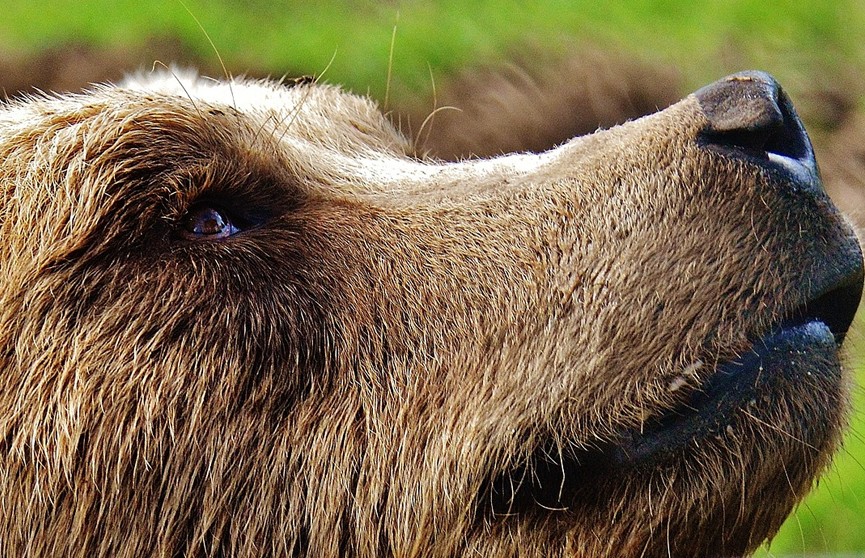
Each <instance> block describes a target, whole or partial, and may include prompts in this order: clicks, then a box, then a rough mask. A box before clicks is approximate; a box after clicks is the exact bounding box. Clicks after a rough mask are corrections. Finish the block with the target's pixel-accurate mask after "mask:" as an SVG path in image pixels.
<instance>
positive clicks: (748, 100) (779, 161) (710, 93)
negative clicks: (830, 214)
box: [694, 71, 822, 191]
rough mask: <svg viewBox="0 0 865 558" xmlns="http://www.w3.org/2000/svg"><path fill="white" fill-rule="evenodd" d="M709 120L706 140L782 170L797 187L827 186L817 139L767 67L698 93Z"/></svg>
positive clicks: (712, 146)
mask: <svg viewBox="0 0 865 558" xmlns="http://www.w3.org/2000/svg"><path fill="white" fill-rule="evenodd" d="M694 96H695V97H696V98H697V101H698V102H699V104H700V108H701V109H702V110H703V114H704V116H705V117H706V119H707V121H708V124H707V126H706V128H705V130H704V131H703V133H702V135H701V138H700V140H701V142H702V143H703V144H704V145H705V146H706V147H708V148H710V149H714V150H717V151H720V152H721V153H723V154H725V155H727V156H730V157H736V158H744V159H746V160H748V161H751V162H753V163H756V164H757V165H760V166H762V167H764V168H765V169H766V170H768V171H769V172H770V173H773V174H776V175H780V177H781V178H782V179H785V180H786V181H787V182H788V183H790V184H791V185H794V186H795V187H797V188H802V189H810V190H815V191H819V190H822V182H821V180H820V176H819V173H818V172H817V162H816V159H815V158H814V149H813V147H812V146H811V140H810V139H809V138H808V134H807V132H806V131H805V127H804V125H803V124H802V121H801V119H800V118H799V115H798V114H796V110H795V109H794V108H793V104H792V103H791V102H790V99H789V97H788V96H787V94H786V93H785V92H784V90H783V89H782V88H781V86H780V85H779V84H778V82H777V81H775V79H774V78H773V77H772V76H770V75H769V74H767V73H765V72H753V71H751V72H741V73H738V74H733V75H731V76H728V77H726V78H723V79H721V80H718V81H716V82H715V83H712V84H710V85H707V86H705V87H703V88H702V89H700V90H698V91H697V92H695V93H694Z"/></svg>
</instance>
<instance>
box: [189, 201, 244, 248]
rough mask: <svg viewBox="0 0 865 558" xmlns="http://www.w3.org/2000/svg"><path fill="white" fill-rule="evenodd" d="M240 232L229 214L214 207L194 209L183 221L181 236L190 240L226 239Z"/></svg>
mask: <svg viewBox="0 0 865 558" xmlns="http://www.w3.org/2000/svg"><path fill="white" fill-rule="evenodd" d="M239 232H240V228H238V227H237V226H236V225H235V224H234V223H233V222H232V220H231V218H230V217H229V216H228V214H227V213H226V212H225V211H223V210H222V209H219V208H217V207H214V206H210V205H202V206H198V207H193V208H192V209H191V210H189V212H188V213H187V214H186V216H185V217H184V218H183V221H182V228H181V235H182V236H184V237H185V238H189V239H194V240H197V239H212V238H226V237H229V236H231V235H233V234H237V233H239Z"/></svg>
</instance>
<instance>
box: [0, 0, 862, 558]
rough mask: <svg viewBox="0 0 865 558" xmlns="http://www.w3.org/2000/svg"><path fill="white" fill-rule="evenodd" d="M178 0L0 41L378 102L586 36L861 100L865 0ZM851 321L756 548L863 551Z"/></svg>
mask: <svg viewBox="0 0 865 558" xmlns="http://www.w3.org/2000/svg"><path fill="white" fill-rule="evenodd" d="M184 2H185V3H182V2H180V1H179V0H170V1H169V0H167V1H138V0H115V1H113V2H107V1H106V2H100V1H93V0H75V1H72V0H50V1H45V0H35V1H28V2H24V1H20V0H12V1H10V2H7V3H6V4H5V5H4V7H3V9H2V16H0V55H3V56H7V57H10V56H11V57H15V56H25V55H28V53H32V52H36V51H40V50H42V49H45V48H49V47H58V46H60V47H61V48H65V47H64V46H63V45H69V44H70V43H80V44H89V45H95V46H99V47H106V48H117V47H118V46H123V45H133V46H134V45H138V44H143V43H145V42H147V41H148V40H151V39H152V38H153V37H161V38H166V37H167V38H170V39H172V40H177V41H179V43H180V44H181V45H182V49H181V50H180V52H181V53H183V54H181V55H180V56H181V57H182V56H185V55H189V56H190V57H193V58H195V59H196V60H208V61H210V66H211V67H217V65H216V59H217V56H216V52H218V53H219V55H220V56H221V57H222V58H223V59H224V60H225V62H226V65H227V66H228V69H229V70H230V71H231V72H232V73H242V72H244V71H247V70H251V71H254V72H255V73H270V74H272V75H275V76H280V75H283V74H288V75H298V74H320V73H321V72H322V71H324V70H325V69H327V71H326V74H325V76H324V78H325V80H327V81H330V82H336V83H342V84H345V85H346V86H347V87H349V88H351V89H353V90H354V91H356V92H359V93H369V94H371V95H372V96H374V97H376V98H378V99H379V100H383V99H384V97H385V96H386V95H395V96H400V95H402V96H407V95H411V94H413V93H414V94H416V95H421V96H429V95H430V92H431V90H432V83H433V81H434V80H436V79H441V78H442V77H443V76H446V75H449V74H451V73H453V72H455V71H457V70H459V69H461V68H466V67H469V66H471V65H474V64H478V63H484V62H491V61H495V60H497V59H502V58H506V57H508V56H512V55H514V54H515V53H519V51H520V49H522V48H524V47H532V48H538V47H540V48H543V49H545V50H548V51H550V52H556V51H561V50H564V49H566V48H569V47H570V46H572V45H574V44H575V43H576V44H582V43H586V44H591V45H595V46H599V47H601V48H604V49H608V50H610V51H615V52H620V53H626V54H627V55H629V56H630V55H633V56H634V57H636V58H640V59H642V60H646V61H650V62H657V63H658V64H665V65H669V66H673V67H675V68H678V69H679V71H680V73H681V76H682V79H683V82H684V84H685V86H686V88H688V89H691V88H696V87H698V86H700V85H702V84H704V83H708V82H710V81H713V80H714V79H716V78H718V77H721V76H723V75H725V74H727V73H731V72H733V71H737V70H740V69H746V68H757V69H764V70H767V71H769V72H771V73H773V74H774V75H775V76H776V77H778V78H779V80H780V81H781V83H783V84H784V85H785V86H786V87H787V89H788V91H790V92H791V96H792V97H793V100H794V102H796V101H797V98H796V97H797V95H802V94H803V92H805V91H807V90H809V89H811V88H813V87H815V86H817V87H823V86H828V87H836V88H842V89H843V90H844V92H845V94H848V95H849V98H850V99H852V102H853V103H854V105H856V106H858V107H860V108H861V104H862V99H863V98H865V96H863V91H865V83H863V82H865V78H860V76H863V75H865V74H863V69H865V1H858V0H856V1H854V0H840V1H831V2H812V1H807V2H805V1H803V2H797V1H786V2H765V1H764V0H739V1H732V0H731V1H722V0H708V1H703V2H692V1H689V0H676V1H671V0H667V1H652V2H650V1H645V0H634V1H630V2H597V1H589V0H577V1H574V0H547V1H542V2H535V3H516V2H513V3H512V2H506V1H504V0H498V1H496V0H493V1H485V2H482V1H471V0H442V1H438V2H421V1H406V2H377V3H371V2H362V1H347V0H346V1H342V2H336V1H333V0H320V1H317V2H309V1H304V0H294V1H289V2H277V1H273V0H246V1H243V2H240V1H237V0H214V1H211V2H207V3H205V2H199V1H193V0H184ZM205 31H206V34H205ZM208 35H209V38H208ZM211 41H212V42H211ZM392 41H393V47H392ZM391 52H392V55H391ZM171 61H172V60H163V62H171ZM175 61H176V62H180V63H183V62H188V61H186V60H183V59H178V60H175ZM151 62H152V61H151ZM389 66H392V68H391V70H390V76H391V77H390V79H388V76H389ZM816 133H818V134H819V133H820V131H819V130H817V131H816ZM818 155H819V153H818ZM861 321H862V320H861V319H860V320H859V327H858V329H857V330H856V331H854V332H853V333H851V335H850V338H851V340H850V343H849V344H850V345H851V346H852V350H851V356H850V360H851V364H852V366H853V367H854V368H855V369H856V375H857V378H858V379H857V381H858V382H859V383H858V384H857V387H856V388H855V389H854V398H855V405H856V409H857V410H856V412H855V414H854V416H853V420H852V428H851V430H850V432H849V433H848V435H847V439H846V444H845V447H844V449H842V451H841V452H840V454H839V455H838V457H837V459H836V461H835V463H834V465H833V467H832V468H831V469H830V470H829V471H828V472H827V474H826V476H825V477H824V478H823V479H822V480H821V481H820V484H819V487H818V488H817V489H816V490H815V492H814V493H813V494H811V496H809V497H808V499H806V500H805V502H804V503H803V504H802V505H801V506H800V507H799V508H798V510H797V511H796V513H795V514H794V515H793V516H791V518H790V519H789V521H788V522H787V523H786V525H785V526H784V528H783V529H782V530H781V532H780V533H779V535H778V536H777V538H776V539H775V540H774V541H773V542H772V544H771V547H770V549H769V550H764V551H761V554H765V555H770V556H799V555H803V554H804V555H816V554H830V555H842V554H844V553H846V554H847V555H851V554H854V555H862V556H865V391H863V389H862V387H858V386H861V385H862V383H863V382H865V342H863V334H862V333H860V332H862V331H863V327H862V324H861ZM859 553H863V554H859Z"/></svg>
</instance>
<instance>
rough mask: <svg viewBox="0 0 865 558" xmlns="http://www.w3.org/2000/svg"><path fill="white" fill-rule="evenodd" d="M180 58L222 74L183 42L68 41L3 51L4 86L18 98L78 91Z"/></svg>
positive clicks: (0, 78) (0, 74) (0, 79)
mask: <svg viewBox="0 0 865 558" xmlns="http://www.w3.org/2000/svg"><path fill="white" fill-rule="evenodd" d="M172 62H178V63H181V64H183V65H186V66H193V67H196V68H199V69H201V70H202V71H203V72H205V73H208V74H214V72H218V73H215V75H219V73H221V70H219V67H218V65H217V66H216V67H215V68H214V64H212V63H209V62H207V61H206V60H202V59H200V58H199V57H198V56H196V55H195V54H194V52H193V51H192V49H191V48H188V47H187V46H186V45H185V44H184V43H183V42H182V41H180V40H178V39H174V38H167V37H160V38H154V39H151V40H148V41H147V42H146V43H144V44H141V45H137V46H126V45H124V46H116V47H111V48H105V47H95V46H92V45H88V44H86V43H69V44H60V45H55V46H52V47H49V48H47V49H45V50H43V51H41V52H37V53H33V54H14V53H4V52H0V91H2V93H3V96H4V97H8V98H13V97H16V96H19V95H20V94H22V93H32V92H34V91H46V92H49V91H51V92H68V91H79V90H81V89H82V88H85V87H87V86H88V85H90V84H93V83H101V82H106V81H117V80H119V79H120V78H122V77H123V76H124V75H125V74H127V73H130V72H134V71H138V70H145V71H147V70H150V69H151V68H153V67H154V65H157V66H158V65H159V64H165V65H168V64H171V63H172Z"/></svg>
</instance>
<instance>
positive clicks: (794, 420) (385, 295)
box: [0, 73, 862, 557]
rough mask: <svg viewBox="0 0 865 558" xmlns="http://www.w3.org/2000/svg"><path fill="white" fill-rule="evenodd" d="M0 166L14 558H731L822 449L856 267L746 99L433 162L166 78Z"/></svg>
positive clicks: (14, 141) (279, 89)
mask: <svg viewBox="0 0 865 558" xmlns="http://www.w3.org/2000/svg"><path fill="white" fill-rule="evenodd" d="M0 161H2V167H0V183H2V185H3V192H4V199H3V213H2V231H3V237H4V239H5V242H4V243H3V244H2V247H0V269H2V275H0V281H2V283H0V285H2V286H0V297H2V305H0V308H2V320H3V329H2V331H3V332H4V333H3V335H2V337H0V339H2V355H3V363H2V366H3V370H4V373H3V374H2V376H0V377H2V380H0V382H2V384H0V385H2V392H0V393H2V396H0V434H2V436H0V440H2V443H3V458H2V461H0V494H2V501H3V503H4V505H3V506H2V508H0V522H2V529H0V532H3V533H6V535H5V536H6V545H5V546H6V549H7V552H8V553H9V554H10V555H22V554H28V553H29V554H31V555H87V556H144V555H148V556H149V555H170V556H174V555H189V556H198V555H201V556H210V555H219V556H267V555H276V556H284V555H308V556H331V555H357V556H383V555H394V556H458V555H467V554H472V553H475V554H477V555H481V556H510V555H516V554H519V555H526V556H535V555H537V556H583V557H588V556H603V555H610V556H668V555H672V556H727V555H734V554H742V553H745V552H748V551H750V550H753V549H754V548H755V547H756V546H757V545H759V544H760V543H761V542H762V541H763V540H764V539H765V538H766V537H767V536H770V535H771V534H772V533H774V531H775V530H776V529H777V527H778V526H779V525H780V523H781V522H782V520H783V518H784V517H785V516H786V515H787V514H788V513H789V511H790V509H791V508H792V506H793V505H794V504H795V503H796V501H797V500H798V499H799V498H800V497H801V496H802V495H803V493H804V492H805V491H806V490H807V488H808V487H809V486H810V484H811V482H812V481H813V479H814V478H815V476H816V475H817V474H818V473H819V472H820V471H821V470H822V468H823V467H824V465H825V464H826V462H827V461H828V459H829V457H830V456H831V453H832V451H833V450H834V448H835V446H836V443H837V441H838V438H839V432H840V430H841V428H842V426H843V424H844V420H845V411H846V406H847V395H846V391H847V387H846V383H847V380H846V379H845V376H844V375H843V374H842V372H841V366H840V363H839V357H838V350H839V346H840V344H841V341H842V340H843V337H844V334H845V333H846V331H847V329H848V327H849V325H850V322H851V321H852V314H853V311H854V310H855V306H856V304H857V303H858V300H859V296H860V295H861V289H862V257H861V253H860V250H859V245H858V243H857V241H856V238H855V236H854V235H853V233H852V232H851V230H850V228H849V227H848V226H847V225H846V224H845V222H844V221H843V219H842V218H841V217H840V216H839V215H838V213H837V211H836V210H835V209H834V208H833V206H832V205H831V202H830V201H829V199H828V197H827V196H826V195H825V193H824V192H823V191H822V189H821V187H820V183H819V177H818V175H817V171H816V165H815V162H814V159H813V153H812V151H811V148H810V143H809V142H808V139H807V136H806V135H805V133H804V130H803V129H802V127H801V124H800V123H799V121H798V118H797V117H796V116H795V112H794V111H793V109H792V107H791V106H790V104H789V101H788V100H787V99H786V96H785V95H784V94H783V92H781V90H780V88H779V87H778V86H777V84H776V83H775V82H774V81H773V80H771V78H769V77H768V76H766V75H765V74H758V73H746V74H741V75H738V76H733V77H731V78H728V79H726V80H723V81H721V82H718V83H716V84H714V85H712V86H709V87H707V88H705V89H703V90H701V91H699V92H698V93H697V94H695V95H692V96H689V97H688V98H686V99H685V100H683V101H681V102H680V103H678V104H675V105H673V106H672V107H670V108H668V109H666V110H664V111H662V112H660V113H657V114H655V115H652V116H649V117H646V118H643V119H640V120H637V121H633V122H630V123H627V124H625V125H622V126H620V127H616V128H613V129H610V130H606V131H601V132H598V133H595V134H593V135H591V136H586V137H583V138H578V139H575V140H573V141H571V142H568V143H566V144H564V145H562V146H560V147H559V148H556V149H554V150H552V151H549V152H546V153H543V154H539V155H535V154H519V155H510V156H503V157H499V158H495V159H489V160H476V161H464V162H458V163H447V164H445V163H439V162H436V161H429V160H419V159H417V158H415V157H413V156H412V155H411V146H410V145H409V144H408V143H407V142H406V141H405V140H404V139H402V138H401V137H400V136H399V135H398V134H397V133H396V132H395V131H394V130H393V129H392V127H391V126H390V125H389V124H388V123H387V121H386V120H385V119H384V118H383V117H382V116H381V115H380V114H379V112H378V110H377V109H376V107H375V106H374V105H372V104H371V103H370V102H368V101H366V100H364V99H361V98H358V97H354V96H351V95H348V94H346V93H343V92H341V91H339V90H338V89H336V88H334V87H329V86H324V85H319V84H314V83H304V82H299V83H297V84H295V85H293V86H285V85H280V84H275V83H268V82H252V81H234V82H232V83H216V82H211V81H206V80H200V79H196V78H194V77H192V76H178V77H175V76H168V75H164V76H156V77H152V78H149V79H147V80H144V81H135V80H131V81H130V82H129V83H127V84H126V85H124V86H121V87H104V88H99V89H96V90H94V91H92V92H90V93H89V94H86V95H77V96H66V97H61V98H39V99H29V100H27V101H24V102H18V103H12V104H9V105H7V106H5V107H4V108H3V109H2V111H0Z"/></svg>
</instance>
